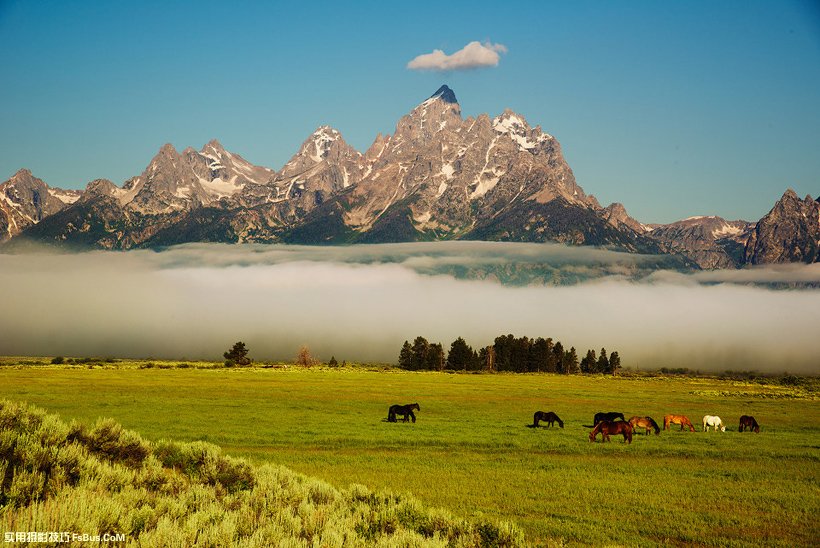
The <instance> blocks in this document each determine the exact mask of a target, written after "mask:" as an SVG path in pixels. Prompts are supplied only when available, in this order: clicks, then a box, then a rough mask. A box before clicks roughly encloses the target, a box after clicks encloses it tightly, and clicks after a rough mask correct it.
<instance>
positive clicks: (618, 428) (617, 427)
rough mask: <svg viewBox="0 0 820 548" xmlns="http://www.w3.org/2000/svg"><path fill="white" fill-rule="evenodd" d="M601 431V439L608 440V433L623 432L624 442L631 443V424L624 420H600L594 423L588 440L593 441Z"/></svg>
mask: <svg viewBox="0 0 820 548" xmlns="http://www.w3.org/2000/svg"><path fill="white" fill-rule="evenodd" d="M598 432H600V433H601V441H610V440H609V435H610V434H623V436H624V443H627V442H628V443H632V426H630V424H629V423H628V422H625V421H601V422H599V423H598V424H596V425H595V428H593V429H592V432H590V433H589V441H595V437H596V436H597V435H598Z"/></svg>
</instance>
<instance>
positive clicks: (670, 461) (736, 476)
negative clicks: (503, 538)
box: [0, 361, 820, 546]
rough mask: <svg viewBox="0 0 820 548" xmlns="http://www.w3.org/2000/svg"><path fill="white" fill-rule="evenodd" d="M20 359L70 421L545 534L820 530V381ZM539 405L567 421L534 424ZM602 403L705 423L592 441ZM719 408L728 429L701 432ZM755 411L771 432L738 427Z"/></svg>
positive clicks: (11, 383) (748, 538)
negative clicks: (103, 421)
mask: <svg viewBox="0 0 820 548" xmlns="http://www.w3.org/2000/svg"><path fill="white" fill-rule="evenodd" d="M9 363H10V362H8V361H7V362H6V365H5V366H3V367H0V398H8V399H12V400H19V401H27V402H29V403H32V404H35V405H37V406H40V407H43V408H44V409H46V410H47V411H49V412H56V413H59V414H60V415H61V416H62V417H63V418H64V419H65V420H69V419H71V418H76V419H79V420H82V421H86V422H93V421H94V420H96V419H97V418H98V417H111V418H114V419H115V420H116V421H118V422H120V423H122V425H123V426H124V427H126V428H129V429H132V430H136V431H138V432H140V433H141V434H142V435H143V436H144V437H146V438H148V439H151V440H159V439H161V438H173V439H176V440H180V441H192V440H206V441H209V442H212V443H215V444H217V445H219V446H221V447H222V448H223V450H224V452H225V453H227V454H230V455H235V456H242V457H247V458H250V459H251V460H253V461H257V462H265V461H269V462H274V463H278V464H283V465H285V466H287V467H289V468H291V469H293V470H296V471H298V472H302V473H305V474H308V475H311V476H315V477H318V478H321V479H323V480H326V481H328V482H329V483H331V484H333V485H335V486H338V487H346V486H348V485H349V484H351V483H361V484H364V485H366V486H368V487H370V488H372V489H380V488H387V489H389V490H391V491H398V492H406V493H412V494H413V495H414V496H415V497H417V498H418V499H420V500H421V501H422V502H423V503H425V504H426V505H429V506H434V507H441V508H445V509H447V510H449V511H451V512H453V513H454V514H456V515H460V516H462V517H468V518H469V517H474V516H483V517H485V518H490V519H504V520H509V521H512V522H514V523H516V524H517V525H519V526H520V527H521V528H522V529H523V530H524V532H525V534H526V536H527V538H528V540H529V541H530V542H531V543H532V544H536V545H537V544H547V543H551V542H555V543H560V542H564V543H568V544H572V543H581V544H595V545H601V544H607V543H613V544H625V545H636V544H637V545H641V544H644V545H649V544H658V543H660V544H670V545H682V544H691V543H695V544H704V545H761V544H766V545H782V546H796V545H802V546H810V545H817V544H818V543H819V542H820V528H819V527H818V525H817V521H816V516H817V515H818V512H819V511H820V487H818V486H819V485H820V466H818V461H820V407H818V400H817V393H816V392H815V391H814V389H815V387H816V383H815V382H813V383H810V385H809V386H808V388H806V387H805V386H804V387H800V386H798V387H784V386H772V385H761V384H756V383H750V382H733V381H725V380H718V379H705V378H668V377H648V378H605V377H589V376H572V377H564V376H557V375H466V374H441V373H410V372H398V371H393V370H391V371H372V370H362V369H355V368H345V369H335V370H328V369H309V370H296V369H292V368H291V369H284V370H283V369H257V368H247V369H194V368H185V369H157V368H152V369H139V368H138V367H136V366H131V367H129V365H128V364H117V366H116V367H113V366H112V367H94V368H91V369H89V368H88V367H55V366H22V367H15V366H11V365H9ZM410 402H418V403H419V404H420V405H421V411H420V412H419V413H418V417H419V419H418V422H417V423H415V424H411V423H408V424H403V423H398V424H390V423H386V422H383V421H382V419H383V418H385V417H386V415H387V407H388V405H389V404H391V403H410ZM536 410H544V411H549V410H552V411H555V412H556V413H558V415H559V416H560V417H561V418H562V419H563V420H564V422H565V428H564V429H557V428H556V429H554V430H546V429H530V428H525V425H526V424H527V423H530V422H531V421H532V414H533V412H534V411H536ZM598 411H621V412H623V413H624V414H625V415H626V416H627V417H629V416H631V415H633V414H638V415H651V416H653V417H654V418H655V419H656V420H658V421H659V422H660V421H661V419H662V416H663V415H664V414H666V413H673V412H674V413H682V414H686V415H687V416H689V417H690V418H691V419H692V421H693V422H694V423H695V424H696V425H697V430H698V432H695V433H689V432H679V431H672V432H662V433H661V435H660V436H654V435H650V436H642V435H638V436H635V439H634V440H633V443H632V444H631V445H625V444H623V443H621V441H620V439H618V438H615V437H613V438H612V439H613V442H612V443H609V444H603V443H595V444H592V443H590V442H589V441H588V439H587V434H588V432H589V430H588V429H587V428H584V426H583V425H584V424H591V423H592V415H593V414H594V413H596V412H598ZM704 414H714V415H720V416H721V417H722V418H723V420H724V422H725V423H726V424H727V431H726V432H725V433H713V432H709V433H703V432H700V429H701V428H700V425H699V422H700V418H701V417H702V416H703V415H704ZM742 414H749V415H754V416H755V417H756V418H757V419H758V421H759V422H760V423H761V427H762V429H761V432H760V434H746V433H744V434H739V433H738V432H737V419H738V417H739V416H740V415H742Z"/></svg>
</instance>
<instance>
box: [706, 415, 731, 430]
mask: <svg viewBox="0 0 820 548" xmlns="http://www.w3.org/2000/svg"><path fill="white" fill-rule="evenodd" d="M710 426H711V427H712V428H714V429H715V432H717V430H718V428H720V431H721V432H726V427H725V426H723V421H722V420H720V417H718V416H716V415H704V416H703V431H704V432H708V431H709V427H710Z"/></svg>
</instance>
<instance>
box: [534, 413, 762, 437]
mask: <svg viewBox="0 0 820 548" xmlns="http://www.w3.org/2000/svg"><path fill="white" fill-rule="evenodd" d="M539 413H540V412H539ZM553 414H554V413H553ZM535 415H536V416H538V413H536V414H535ZM593 423H594V424H593V426H592V431H591V432H590V433H589V441H592V442H594V441H595V439H596V438H597V437H598V434H601V440H602V441H609V436H610V435H611V434H621V435H622V436H623V437H624V443H632V434H633V433H634V432H635V430H637V429H639V428H643V429H644V431H645V433H646V434H647V435H648V434H649V431H650V430H653V429H654V430H655V435H656V436H657V435H658V434H660V432H661V429H660V427H659V426H658V423H656V422H655V420H654V419H653V418H652V417H638V416H635V417H632V418H630V419H629V420H626V419H625V418H624V415H623V413H614V412H613V413H596V414H595V417H594V418H593ZM673 424H677V425H679V426H680V430H681V431H683V429H684V427H686V428H688V429H689V431H690V432H694V431H695V427H694V426H693V425H692V421H690V420H689V418H688V417H687V416H686V415H664V417H663V429H664V430H671V428H672V425H673ZM587 428H589V427H587ZM709 428H712V430H713V431H715V432H717V431H718V428H720V431H721V432H725V431H726V426H725V425H724V424H723V421H722V420H721V418H720V417H718V416H716V415H704V417H703V431H704V432H708V431H709ZM744 429H747V430H749V431H754V432H755V433H759V432H760V425H759V424H757V421H756V420H755V418H754V417H751V416H749V415H743V416H742V417H740V423H739V425H738V429H737V430H738V432H743V430H744Z"/></svg>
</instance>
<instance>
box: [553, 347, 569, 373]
mask: <svg viewBox="0 0 820 548" xmlns="http://www.w3.org/2000/svg"><path fill="white" fill-rule="evenodd" d="M552 355H553V356H554V357H555V371H556V372H558V373H565V372H566V371H565V370H564V345H563V344H561V342H560V341H558V342H557V343H555V346H553V347H552Z"/></svg>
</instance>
